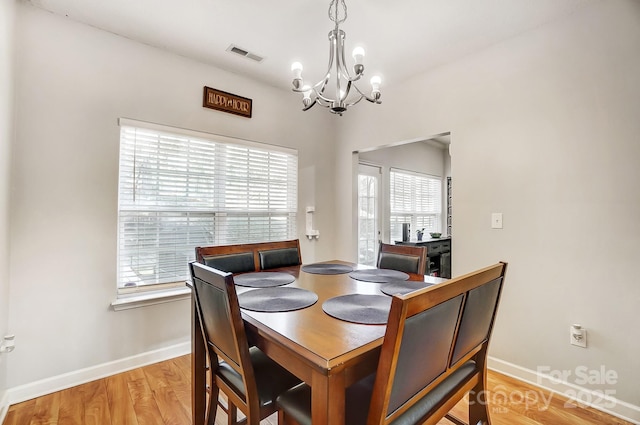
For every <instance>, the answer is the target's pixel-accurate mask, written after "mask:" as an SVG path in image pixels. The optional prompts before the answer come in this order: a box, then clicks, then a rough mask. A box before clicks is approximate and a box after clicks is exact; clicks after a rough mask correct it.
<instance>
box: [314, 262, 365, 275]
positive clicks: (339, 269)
mask: <svg viewBox="0 0 640 425" xmlns="http://www.w3.org/2000/svg"><path fill="white" fill-rule="evenodd" d="M302 271H303V272H307V273H313V274H343V273H349V272H352V271H353V267H351V266H348V265H346V264H336V263H316V264H306V265H304V266H302Z"/></svg>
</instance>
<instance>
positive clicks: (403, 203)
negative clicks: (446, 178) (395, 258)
mask: <svg viewBox="0 0 640 425" xmlns="http://www.w3.org/2000/svg"><path fill="white" fill-rule="evenodd" d="M389 200H390V204H391V205H390V207H391V213H390V216H389V221H390V233H389V234H390V237H391V240H396V241H398V240H402V223H410V224H411V232H412V234H411V238H412V239H414V238H415V237H416V230H420V229H424V231H425V233H429V232H441V228H442V218H441V217H442V180H441V179H440V178H439V177H434V176H430V175H427V174H420V173H414V172H411V171H404V170H399V169H394V168H392V169H391V171H390V194H389Z"/></svg>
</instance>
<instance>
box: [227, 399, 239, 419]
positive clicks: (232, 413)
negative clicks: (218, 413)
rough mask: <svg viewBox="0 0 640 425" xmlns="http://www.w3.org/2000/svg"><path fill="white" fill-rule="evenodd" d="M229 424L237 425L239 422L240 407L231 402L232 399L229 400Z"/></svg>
mask: <svg viewBox="0 0 640 425" xmlns="http://www.w3.org/2000/svg"><path fill="white" fill-rule="evenodd" d="M227 404H228V408H227V424H228V425H237V423H238V408H237V407H236V406H235V405H234V404H233V403H231V400H229V401H227Z"/></svg>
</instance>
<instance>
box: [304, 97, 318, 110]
mask: <svg viewBox="0 0 640 425" xmlns="http://www.w3.org/2000/svg"><path fill="white" fill-rule="evenodd" d="M315 104H316V100H315V99H314V100H313V102H311V103H310V104H309V106H305V107H304V108H302V110H303V111H308V110H309V109H311V108H313V105H315Z"/></svg>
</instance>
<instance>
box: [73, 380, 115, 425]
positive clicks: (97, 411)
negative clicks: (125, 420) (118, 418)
mask: <svg viewBox="0 0 640 425" xmlns="http://www.w3.org/2000/svg"><path fill="white" fill-rule="evenodd" d="M80 389H81V391H82V392H83V400H84V424H83V425H112V422H111V413H110V411H109V410H110V409H109V397H107V389H106V386H105V383H104V379H99V380H97V381H93V382H89V383H87V384H84V385H82V386H81V388H80ZM113 425H117V424H113Z"/></svg>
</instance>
